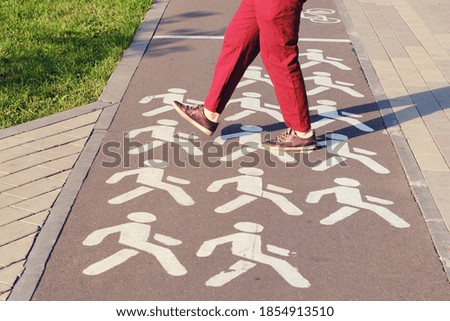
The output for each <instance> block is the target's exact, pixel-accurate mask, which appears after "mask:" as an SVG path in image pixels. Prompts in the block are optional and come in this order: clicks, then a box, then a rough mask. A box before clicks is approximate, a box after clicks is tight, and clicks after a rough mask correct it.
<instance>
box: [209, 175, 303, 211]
mask: <svg viewBox="0 0 450 321" xmlns="http://www.w3.org/2000/svg"><path fill="white" fill-rule="evenodd" d="M239 173H241V174H242V175H239V176H236V177H231V178H226V179H221V180H217V181H215V182H213V183H212V184H211V185H209V187H208V189H207V191H208V192H211V193H216V192H218V191H220V189H221V188H222V187H223V186H225V185H228V184H233V183H236V184H237V187H236V190H237V191H238V192H241V193H243V194H242V195H239V196H238V197H237V198H235V199H234V200H232V201H230V202H228V203H226V204H224V205H222V206H219V207H217V208H216V209H215V212H216V213H218V214H226V213H230V212H233V211H234V210H237V209H238V208H241V207H242V206H244V205H247V204H250V203H251V202H253V201H255V200H257V199H261V198H264V199H267V200H270V201H271V202H272V203H274V204H275V205H277V206H278V207H279V208H280V209H281V210H282V211H283V213H285V214H287V215H293V216H299V215H302V214H303V212H302V211H301V210H300V209H299V208H298V207H297V206H295V205H294V204H293V203H291V202H290V201H289V200H288V199H287V198H286V197H284V196H283V195H280V194H292V193H293V191H292V190H290V189H287V188H283V187H279V186H276V185H272V184H267V186H266V187H265V188H266V189H267V190H264V186H263V180H262V178H261V176H262V175H263V174H264V171H263V170H262V169H259V168H249V167H247V168H246V167H244V168H240V169H239Z"/></svg>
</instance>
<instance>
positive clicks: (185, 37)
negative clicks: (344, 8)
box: [153, 35, 351, 43]
mask: <svg viewBox="0 0 450 321" xmlns="http://www.w3.org/2000/svg"><path fill="white" fill-rule="evenodd" d="M153 39H190V40H223V36H187V35H186V36H185V35H159V36H154V37H153ZM298 41H299V42H330V43H351V41H350V39H327V38H300V39H299V40H298Z"/></svg>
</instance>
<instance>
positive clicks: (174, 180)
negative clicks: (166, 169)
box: [167, 176, 191, 185]
mask: <svg viewBox="0 0 450 321" xmlns="http://www.w3.org/2000/svg"><path fill="white" fill-rule="evenodd" d="M167 181H168V182H171V183H175V184H180V185H189V184H191V182H190V181H188V180H185V179H182V178H178V177H174V176H167Z"/></svg>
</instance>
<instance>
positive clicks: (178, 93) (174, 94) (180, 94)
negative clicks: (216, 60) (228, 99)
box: [139, 88, 203, 117]
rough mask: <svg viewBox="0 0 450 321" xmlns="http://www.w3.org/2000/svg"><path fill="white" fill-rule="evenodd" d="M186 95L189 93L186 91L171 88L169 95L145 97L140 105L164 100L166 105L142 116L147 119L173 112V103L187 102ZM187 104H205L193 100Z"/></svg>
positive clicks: (189, 100) (188, 100) (168, 91)
mask: <svg viewBox="0 0 450 321" xmlns="http://www.w3.org/2000/svg"><path fill="white" fill-rule="evenodd" d="M186 93H187V90H186V89H182V88H170V89H168V90H167V93H164V94H159V95H150V96H145V97H144V98H142V99H141V100H140V101H139V103H140V104H148V103H149V102H151V101H152V100H154V99H162V102H163V104H165V105H164V106H161V107H158V108H156V109H153V110H151V111H148V112H145V113H143V114H142V115H143V116H145V117H152V116H156V115H159V114H162V113H165V112H168V111H171V110H173V107H172V102H173V101H179V102H184V101H185V99H184V96H185V94H186ZM186 102H188V103H192V104H202V103H203V102H201V101H198V100H193V99H187V100H186Z"/></svg>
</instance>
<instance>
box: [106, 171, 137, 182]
mask: <svg viewBox="0 0 450 321" xmlns="http://www.w3.org/2000/svg"><path fill="white" fill-rule="evenodd" d="M142 170H143V169H141V168H140V169H134V170H130V171H125V172H121V173H116V174H114V175H113V176H111V177H110V178H109V179H108V180H107V181H106V183H107V184H116V183H118V182H120V181H121V180H122V179H123V178H125V177H127V176H131V175H139V174H140V173H142Z"/></svg>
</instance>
